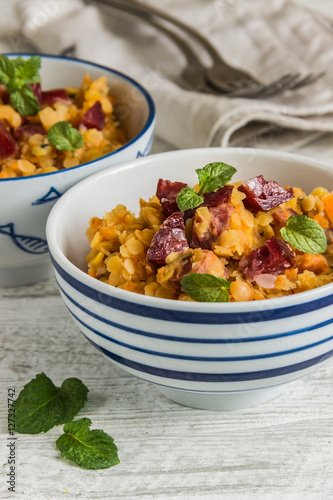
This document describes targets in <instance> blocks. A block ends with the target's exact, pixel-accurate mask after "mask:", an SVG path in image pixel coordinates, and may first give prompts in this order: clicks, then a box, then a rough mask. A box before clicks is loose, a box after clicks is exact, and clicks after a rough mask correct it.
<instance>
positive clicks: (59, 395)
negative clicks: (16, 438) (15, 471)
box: [14, 373, 89, 434]
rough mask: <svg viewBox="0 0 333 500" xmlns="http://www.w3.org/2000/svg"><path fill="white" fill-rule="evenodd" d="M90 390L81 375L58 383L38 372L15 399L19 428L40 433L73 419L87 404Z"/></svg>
mask: <svg viewBox="0 0 333 500" xmlns="http://www.w3.org/2000/svg"><path fill="white" fill-rule="evenodd" d="M88 392H89V391H88V389H87V387H86V386H85V385H84V384H83V383H82V382H81V380H79V379H77V378H68V379H66V380H65V381H64V382H63V383H62V385H61V387H56V386H55V385H54V384H53V382H52V380H50V379H49V378H48V377H47V376H46V375H45V374H44V373H40V374H38V375H36V378H35V379H33V380H31V381H30V382H28V383H27V384H26V385H25V386H24V388H23V389H22V391H21V392H20V394H19V396H18V398H17V400H16V401H15V403H14V406H15V430H16V432H19V433H22V434H38V433H39V432H47V431H48V430H50V429H51V428H52V427H54V426H55V425H60V424H63V423H65V422H68V421H69V420H72V419H73V418H74V417H75V415H76V414H77V413H78V411H79V410H80V409H81V408H83V406H84V404H85V402H86V400H87V394H88Z"/></svg>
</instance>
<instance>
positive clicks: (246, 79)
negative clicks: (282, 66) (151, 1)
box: [98, 0, 323, 98]
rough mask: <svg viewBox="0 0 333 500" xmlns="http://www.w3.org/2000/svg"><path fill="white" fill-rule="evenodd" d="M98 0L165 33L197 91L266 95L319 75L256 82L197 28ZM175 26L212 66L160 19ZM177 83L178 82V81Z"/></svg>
mask: <svg viewBox="0 0 333 500" xmlns="http://www.w3.org/2000/svg"><path fill="white" fill-rule="evenodd" d="M98 1H99V3H102V4H104V5H107V6H109V7H113V8H115V9H118V10H121V11H124V12H127V13H129V14H132V15H134V16H136V17H139V18H140V19H142V20H143V21H145V22H146V23H148V24H150V25H152V26H154V27H155V28H156V29H158V30H159V31H161V32H162V33H164V34H165V35H166V36H168V37H169V38H170V39H171V40H172V41H173V42H174V43H175V44H176V45H177V46H178V47H179V49H180V50H181V51H182V53H183V55H184V56H185V58H186V60H187V66H186V68H185V69H184V70H183V71H182V73H181V75H180V81H181V82H182V83H183V86H185V87H186V88H189V89H191V90H195V91H198V92H205V93H210V94H221V93H222V94H227V95H228V97H248V98H258V97H268V96H273V95H277V94H280V93H282V92H284V91H286V90H289V89H296V88H300V87H303V86H305V85H309V84H311V83H313V82H314V81H315V80H317V79H318V78H320V77H321V76H322V75H323V73H321V74H316V75H314V74H308V75H306V76H301V75H300V74H287V75H284V76H282V77H280V78H279V79H278V80H275V81H273V82H271V83H269V84H267V85H265V84H262V83H259V82H258V81H257V80H255V79H254V78H253V77H251V76H250V75H248V74H247V73H245V72H244V71H241V70H238V69H236V68H233V67H231V66H230V65H228V64H227V63H225V61H223V60H222V58H221V56H220V54H219V53H218V52H217V50H216V49H215V48H214V46H213V45H212V44H211V43H210V42H209V41H208V40H207V39H206V38H205V37H204V36H202V35H201V33H199V32H198V31H197V30H195V29H194V28H192V27H191V26H188V25H187V24H185V23H183V22H182V21H180V20H178V19H176V18H174V17H172V16H170V15H169V14H167V13H165V12H162V11H160V10H158V9H156V8H155V7H152V6H150V5H149V6H148V5H143V4H142V3H138V2H136V1H133V0H98ZM161 20H162V22H163V21H165V22H167V23H169V24H171V25H172V26H173V27H175V26H176V28H178V29H179V30H181V31H183V32H186V33H187V34H188V35H190V36H191V37H192V38H194V39H195V40H196V41H197V42H199V43H200V44H201V46H202V47H203V48H204V49H205V50H206V52H207V53H208V55H209V56H210V58H211V60H212V63H213V64H212V66H210V67H206V66H204V65H203V64H202V63H201V61H200V60H199V58H198V57H197V55H196V53H195V52H194V51H193V49H192V48H191V46H190V45H189V44H188V43H186V42H185V40H184V38H183V37H181V36H179V35H178V34H177V33H176V32H175V31H174V30H172V31H171V30H170V29H168V28H167V27H166V26H165V25H164V24H161V22H160V21H161ZM178 83H179V82H178Z"/></svg>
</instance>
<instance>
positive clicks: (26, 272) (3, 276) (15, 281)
mask: <svg viewBox="0 0 333 500" xmlns="http://www.w3.org/2000/svg"><path fill="white" fill-rule="evenodd" d="M52 276H53V268H52V265H51V260H50V258H49V257H48V258H47V260H45V261H38V264H33V265H31V264H29V265H25V266H24V265H22V266H18V267H16V268H15V269H13V268H8V269H6V268H0V287H1V288H3V287H16V286H23V285H32V284H33V283H37V282H38V281H44V280H47V279H49V278H51V277H52Z"/></svg>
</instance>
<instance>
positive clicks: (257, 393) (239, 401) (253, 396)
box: [157, 384, 284, 410]
mask: <svg viewBox="0 0 333 500" xmlns="http://www.w3.org/2000/svg"><path fill="white" fill-rule="evenodd" d="M283 387H284V385H283V384H281V385H278V386H275V387H269V388H267V389H257V390H252V391H244V392H241V391H240V392H230V393H227V392H225V393H216V392H215V393H203V392H189V391H183V390H179V389H170V388H169V387H162V386H158V387H157V389H158V390H159V392H161V393H162V394H163V395H164V396H166V397H167V398H169V399H172V401H175V402H176V403H179V404H181V405H184V406H190V407H192V408H198V409H200V410H240V409H242V408H249V407H251V406H256V405H258V404H260V403H264V402H265V401H268V400H270V399H272V398H274V397H275V396H277V395H278V394H280V392H282V391H283Z"/></svg>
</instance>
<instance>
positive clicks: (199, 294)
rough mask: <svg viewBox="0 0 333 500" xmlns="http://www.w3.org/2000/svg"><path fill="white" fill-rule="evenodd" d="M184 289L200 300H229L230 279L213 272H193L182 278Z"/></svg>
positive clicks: (193, 297)
mask: <svg viewBox="0 0 333 500" xmlns="http://www.w3.org/2000/svg"><path fill="white" fill-rule="evenodd" d="M181 285H182V287H183V290H184V292H185V293H187V295H188V296H189V297H191V299H193V300H196V301H198V302H229V293H228V291H227V289H228V288H230V283H229V281H227V280H225V279H224V278H220V277H218V276H213V275H212V274H199V273H191V274H187V275H186V276H184V278H183V279H182V280H181Z"/></svg>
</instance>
